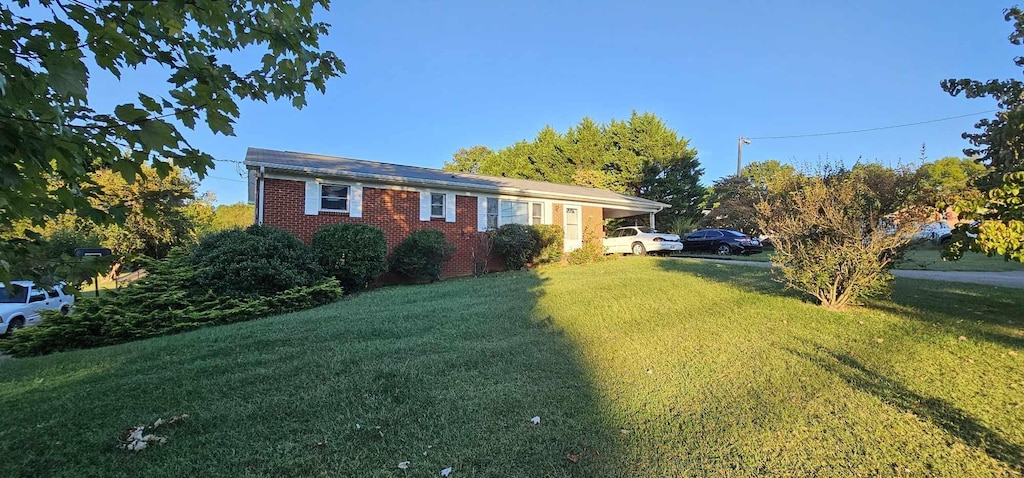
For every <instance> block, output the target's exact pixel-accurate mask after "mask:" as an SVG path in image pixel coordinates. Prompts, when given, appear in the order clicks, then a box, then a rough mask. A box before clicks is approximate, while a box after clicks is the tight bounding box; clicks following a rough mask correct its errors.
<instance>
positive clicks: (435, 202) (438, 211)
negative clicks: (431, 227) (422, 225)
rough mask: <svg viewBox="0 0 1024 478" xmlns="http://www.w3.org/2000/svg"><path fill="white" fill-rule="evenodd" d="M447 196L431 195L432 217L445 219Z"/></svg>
mask: <svg viewBox="0 0 1024 478" xmlns="http://www.w3.org/2000/svg"><path fill="white" fill-rule="evenodd" d="M444 201H445V195H444V194H442V193H431V194H430V217H444Z"/></svg>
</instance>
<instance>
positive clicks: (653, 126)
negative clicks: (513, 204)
mask: <svg viewBox="0 0 1024 478" xmlns="http://www.w3.org/2000/svg"><path fill="white" fill-rule="evenodd" d="M444 167H445V169H447V170H449V171H462V172H470V173H478V174H486V175H493V176H505V177H511V178H523V179H535V180H540V181H549V182H555V183H563V184H576V185H580V186H588V187H596V188H602V189H609V190H613V191H617V192H621V193H625V194H631V195H635V196H640V197H643V198H647V199H653V200H656V201H661V202H665V203H668V204H671V205H672V208H670V209H666V210H665V211H662V212H661V213H659V217H658V218H657V221H658V222H659V223H661V224H669V223H673V222H676V221H678V220H680V219H690V218H694V217H696V216H697V215H699V214H700V210H701V204H702V200H703V197H704V192H705V190H704V188H703V187H701V186H700V185H699V184H698V182H699V180H700V176H701V174H703V169H701V168H700V162H699V161H698V159H697V151H696V150H695V149H693V148H691V147H690V146H689V141H688V140H687V139H686V138H683V137H680V136H679V135H678V133H676V132H675V131H673V130H672V129H671V128H669V127H668V126H666V125H665V122H664V121H663V120H662V119H661V118H659V117H658V116H656V115H654V114H652V113H637V112H635V111H634V112H633V113H632V115H630V117H629V119H628V120H624V121H620V120H614V119H613V120H611V121H610V122H609V123H608V124H599V123H597V122H595V121H594V120H592V119H590V118H583V119H582V120H581V121H580V122H579V124H577V125H576V126H573V127H571V128H569V129H568V130H567V131H566V132H565V133H559V132H557V131H555V129H554V128H552V127H550V126H546V127H545V128H544V129H542V130H541V131H540V132H539V133H538V134H537V136H536V137H535V138H534V140H533V141H526V140H522V141H518V142H516V143H515V144H513V145H511V146H508V147H506V148H502V149H500V150H498V151H497V152H493V151H492V150H491V149H489V148H487V147H484V146H474V147H472V148H469V149H460V150H459V151H457V152H456V153H455V154H454V155H453V156H452V160H451V161H449V162H447V163H445V166H444Z"/></svg>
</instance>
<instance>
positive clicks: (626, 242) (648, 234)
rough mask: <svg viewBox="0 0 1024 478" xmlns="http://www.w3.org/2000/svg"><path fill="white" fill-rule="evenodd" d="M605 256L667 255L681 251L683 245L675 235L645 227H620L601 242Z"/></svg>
mask: <svg viewBox="0 0 1024 478" xmlns="http://www.w3.org/2000/svg"><path fill="white" fill-rule="evenodd" d="M602 242H603V243H604V253H605V254H616V253H621V254H629V253H632V254H634V255H637V256H643V255H646V254H647V253H652V254H668V253H670V252H672V251H681V250H683V243H682V242H679V236H677V235H675V234H663V233H660V232H658V231H655V230H654V229H652V228H650V227H646V226H629V227H620V228H618V229H616V230H614V231H612V232H610V233H608V236H607V237H605V238H604V240H603V241H602Z"/></svg>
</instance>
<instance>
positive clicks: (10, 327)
mask: <svg viewBox="0 0 1024 478" xmlns="http://www.w3.org/2000/svg"><path fill="white" fill-rule="evenodd" d="M24 326H25V319H23V318H21V317H15V318H13V319H11V323H9V324H7V333H6V334H5V335H7V336H10V335H11V332H14V331H15V330H18V329H20V328H22V327H24Z"/></svg>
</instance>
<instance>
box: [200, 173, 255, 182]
mask: <svg viewBox="0 0 1024 478" xmlns="http://www.w3.org/2000/svg"><path fill="white" fill-rule="evenodd" d="M206 177H207V178H210V179H220V180H221V181H234V182H236V183H248V182H249V181H246V180H244V179H231V178H222V177H219V176H210V175H209V174H207V175H206Z"/></svg>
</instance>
